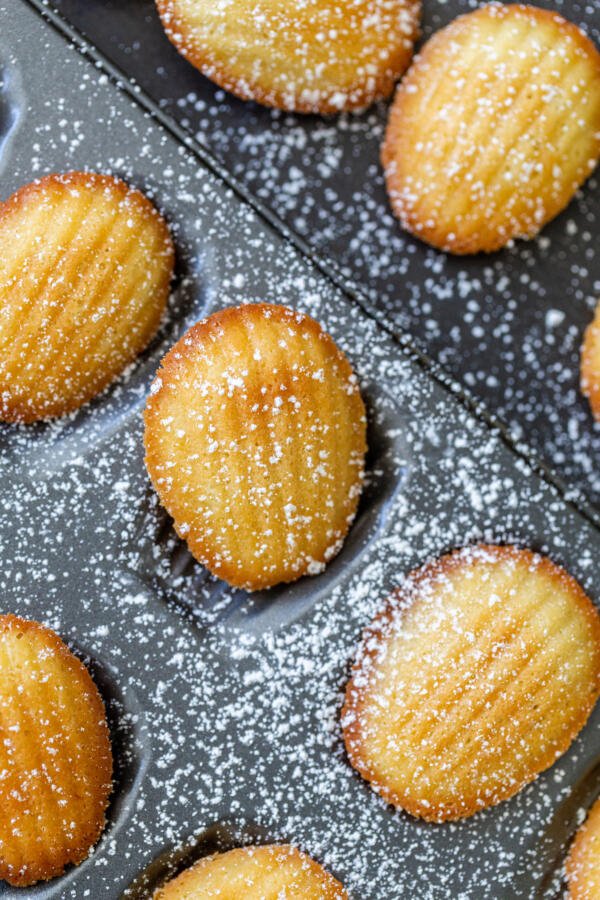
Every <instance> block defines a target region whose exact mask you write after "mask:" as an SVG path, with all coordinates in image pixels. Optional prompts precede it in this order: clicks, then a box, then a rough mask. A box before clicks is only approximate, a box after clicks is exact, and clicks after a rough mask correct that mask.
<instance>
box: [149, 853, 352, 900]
mask: <svg viewBox="0 0 600 900" xmlns="http://www.w3.org/2000/svg"><path fill="white" fill-rule="evenodd" d="M154 897H155V900H200V898H202V900H205V898H208V897H214V898H215V900H217V898H218V900H242V898H244V900H279V898H281V897H285V898H286V900H347V898H348V894H347V893H346V891H345V890H344V888H343V887H342V885H341V884H340V883H339V881H336V879H335V878H334V877H333V876H332V875H330V874H329V873H328V872H326V871H325V869H324V868H323V867H322V866H320V865H319V864H318V863H316V862H315V861H314V860H313V859H311V858H310V856H307V855H306V853H301V852H300V850H296V848H295V847H291V846H288V845H278V844H272V845H269V846H266V847H244V848H240V849H239V850H229V851H228V852H227V853H218V854H216V855H215V856H207V857H205V858H204V859H201V860H200V861H199V862H197V863H196V864H195V865H194V866H192V867H191V868H190V869H186V870H185V871H184V872H182V874H181V875H179V876H178V877H177V878H175V879H173V881H170V882H169V883H168V884H166V885H165V886H164V887H163V888H162V889H160V890H158V891H157V892H156V894H155V895H154Z"/></svg>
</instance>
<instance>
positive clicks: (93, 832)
mask: <svg viewBox="0 0 600 900" xmlns="http://www.w3.org/2000/svg"><path fill="white" fill-rule="evenodd" d="M0 773H1V777H0V810H2V814H1V815H0V879H5V880H6V881H8V882H9V883H10V884H12V885H16V886H19V887H22V886H24V885H29V884H34V883H35V882H36V881H46V880H48V879H50V878H55V877H56V876H57V875H61V874H62V873H63V871H64V869H65V867H66V866H68V865H69V864H71V863H74V864H77V863H80V862H81V861H82V860H83V859H84V858H85V857H86V856H87V855H88V853H89V851H90V849H91V848H92V847H93V846H94V844H95V843H96V841H97V840H98V838H99V837H100V834H101V832H102V829H103V828H104V824H105V819H104V814H105V810H106V807H107V804H108V798H109V795H110V792H111V789H112V784H111V778H112V754H111V747H110V738H109V732H108V725H107V722H106V713H105V710H104V705H103V703H102V700H101V698H100V694H99V693H98V689H97V688H96V685H95V684H94V682H93V681H92V679H91V677H90V674H89V672H88V671H87V669H86V668H85V666H84V665H83V663H81V662H80V661H79V660H78V659H77V658H76V657H75V656H73V654H72V653H71V651H70V650H69V649H68V648H67V647H66V645H65V644H63V642H62V641H61V640H60V638H59V637H58V636H57V635H56V634H55V633H54V632H53V631H50V629H49V628H46V627H45V626H43V625H39V624H38V623H37V622H29V621H25V620H24V619H20V618H18V617H17V616H12V615H4V616H0Z"/></svg>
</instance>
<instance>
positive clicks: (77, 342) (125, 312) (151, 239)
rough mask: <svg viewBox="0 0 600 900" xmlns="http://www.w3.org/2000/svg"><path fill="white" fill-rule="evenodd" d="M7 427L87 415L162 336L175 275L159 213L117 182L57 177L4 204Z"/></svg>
mask: <svg viewBox="0 0 600 900" xmlns="http://www.w3.org/2000/svg"><path fill="white" fill-rule="evenodd" d="M0 243H1V245H2V254H1V255H0V419H4V420H5V421H9V422H33V421H36V420H39V419H46V418H51V417H54V416H61V415H63V414H65V413H67V412H71V411H72V410H74V409H77V408H78V407H79V406H81V405H82V404H83V403H86V402H87V401H88V400H90V399H91V398H92V397H93V396H94V395H95V394H97V393H99V392H100V391H102V390H103V388H105V387H106V386H107V385H108V384H110V382H111V381H113V380H114V379H115V378H116V377H117V376H118V375H119V374H120V373H121V372H122V371H123V369H124V368H125V367H126V366H127V365H128V364H129V363H131V362H132V361H133V360H134V359H135V357H136V356H137V354H138V353H140V351H141V350H143V349H144V347H145V346H146V345H147V344H148V342H149V341H150V339H151V338H152V337H153V336H154V334H155V332H156V330H157V328H158V325H159V323H160V320H161V317H162V315H163V313H164V310H165V305H166V301H167V297H168V291H169V282H170V280H171V277H172V274H173V245H172V242H171V238H170V236H169V231H168V228H167V226H166V224H165V222H164V220H163V219H162V218H161V216H160V215H159V213H158V212H157V210H156V209H155V208H154V206H153V205H152V204H151V203H150V201H149V200H148V199H147V198H146V197H144V195H143V194H141V193H140V192H139V191H138V190H135V189H133V188H131V187H129V186H128V185H126V184H125V183H124V182H123V181H120V180H119V179H117V178H113V177H111V176H108V175H98V174H93V173H83V172H69V173H67V174H65V175H48V176H46V177H44V178H41V179H40V180H39V181H34V182H32V183H31V184H28V185H26V186H25V187H23V188H21V189H20V190H18V191H17V192H16V193H15V194H13V195H12V196H11V197H10V198H9V199H8V200H6V201H5V202H4V203H2V204H1V205H0Z"/></svg>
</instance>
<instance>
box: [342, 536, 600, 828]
mask: <svg viewBox="0 0 600 900" xmlns="http://www.w3.org/2000/svg"><path fill="white" fill-rule="evenodd" d="M599 694H600V616H599V615H598V612H597V610H596V609H595V607H594V606H593V604H592V603H591V601H590V600H589V599H588V597H587V596H586V594H585V593H584V591H583V589H582V588H581V587H580V586H579V584H578V583H577V582H576V581H575V580H574V579H573V578H572V577H571V576H570V575H568V574H567V573H566V572H565V571H564V570H563V569H561V568H559V567H558V566H557V565H555V564H554V563H552V562H551V561H550V560H549V559H548V558H547V557H544V556H540V555H537V554H535V553H533V552H531V551H529V550H521V549H517V548H516V547H510V546H507V547H499V546H486V545H480V546H477V547H471V548H466V549H463V550H460V551H457V552H455V553H452V554H448V555H446V556H443V557H441V558H440V559H438V560H436V561H434V562H433V563H430V564H428V565H425V566H423V567H422V568H420V569H417V570H416V571H415V572H413V573H411V574H410V575H409V576H408V577H407V578H406V580H405V581H404V583H403V584H402V586H401V588H400V589H399V590H398V591H397V593H396V594H395V595H393V596H392V598H391V599H390V601H389V603H388V605H387V607H386V608H385V609H384V611H383V612H382V613H381V614H380V615H379V616H378V617H377V618H376V619H375V621H374V623H373V624H372V626H371V627H370V628H369V629H368V630H367V632H366V634H365V637H364V641H363V644H362V647H361V650H360V652H359V655H358V658H357V661H356V663H355V665H354V669H353V672H352V677H351V680H350V682H349V684H348V687H347V690H346V701H345V706H344V710H343V716H342V722H343V729H344V740H345V744H346V748H347V751H348V755H349V758H350V761H351V763H352V765H353V766H354V767H355V768H356V769H357V770H358V771H359V772H360V773H361V774H362V775H363V777H364V778H366V779H367V780H368V781H369V782H370V783H371V785H372V786H373V787H374V788H375V789H376V790H377V791H378V793H380V794H381V795H382V797H384V799H386V800H387V801H389V802H390V803H392V804H394V805H396V806H398V807H402V808H403V809H405V810H407V811H408V812H410V813H412V814H413V815H415V816H420V817H422V818H424V819H427V820H430V821H435V822H442V821H445V820H451V819H459V818H462V817H464V816H470V815H472V814H473V813H475V812H477V811H478V810H481V809H485V808H486V807H488V806H492V805H494V804H496V803H499V802H500V801H502V800H505V799H507V798H509V797H511V796H512V795H513V794H515V793H517V791H519V790H520V789H521V788H522V787H523V786H524V785H526V784H527V783H528V782H530V781H532V780H533V779H534V778H535V777H536V776H537V775H538V774H539V773H540V772H542V771H544V770H545V769H547V768H548V767H549V766H551V765H552V763H554V762H555V760H556V759H558V757H559V756H560V755H561V754H562V753H564V752H565V750H566V749H567V748H568V747H569V745H570V743H571V741H572V740H573V739H574V738H575V736H576V735H577V734H578V732H579V731H580V729H581V728H582V727H583V725H584V724H585V722H586V720H587V718H588V716H589V714H590V712H591V710H592V707H593V706H594V704H595V702H596V700H597V698H598V695H599Z"/></svg>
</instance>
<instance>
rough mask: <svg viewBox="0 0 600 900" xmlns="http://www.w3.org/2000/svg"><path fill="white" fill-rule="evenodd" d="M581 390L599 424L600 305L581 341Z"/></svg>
mask: <svg viewBox="0 0 600 900" xmlns="http://www.w3.org/2000/svg"><path fill="white" fill-rule="evenodd" d="M581 390H582V391H583V393H584V395H585V396H586V397H587V398H588V400H589V401H590V406H591V408H592V413H593V414H594V417H595V418H596V419H598V421H599V422H600V303H599V304H598V305H597V307H596V314H595V316H594V318H593V320H592V322H590V324H589V325H588V327H587V329H586V332H585V337H584V339H583V348H582V351H581Z"/></svg>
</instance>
